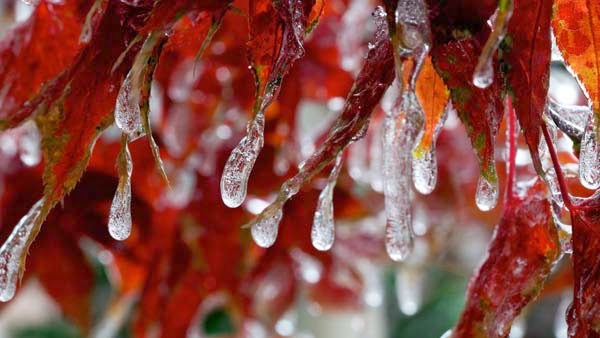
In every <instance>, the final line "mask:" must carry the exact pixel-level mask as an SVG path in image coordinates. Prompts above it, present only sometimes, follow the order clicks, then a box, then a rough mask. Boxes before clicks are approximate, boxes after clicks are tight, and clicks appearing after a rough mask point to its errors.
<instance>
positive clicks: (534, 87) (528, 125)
mask: <svg viewBox="0 0 600 338" xmlns="http://www.w3.org/2000/svg"><path fill="white" fill-rule="evenodd" d="M514 6H515V7H514V11H513V16H512V18H511V20H510V22H509V24H508V32H507V35H506V37H505V39H504V42H503V43H502V44H501V46H500V48H501V49H502V61H503V63H504V64H503V65H502V67H503V68H504V69H503V71H504V72H505V73H506V77H507V79H508V83H507V85H508V91H509V92H510V93H511V94H512V98H513V104H514V107H515V112H516V113H517V118H518V119H519V124H520V126H521V128H522V129H523V133H524V134H525V140H526V141H527V145H528V146H529V151H530V152H531V154H532V159H533V163H534V166H535V168H536V170H538V171H540V170H542V169H541V168H542V167H541V163H540V160H539V155H538V146H539V142H540V135H541V129H540V128H541V126H542V124H543V123H544V122H543V120H542V115H543V113H544V109H545V106H546V100H547V96H548V85H549V79H550V56H551V40H550V20H551V17H552V1H551V0H536V1H515V5H514Z"/></svg>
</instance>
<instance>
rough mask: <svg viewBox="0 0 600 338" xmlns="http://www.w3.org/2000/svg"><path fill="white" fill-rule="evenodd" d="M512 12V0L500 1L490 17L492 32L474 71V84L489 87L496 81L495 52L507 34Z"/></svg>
mask: <svg viewBox="0 0 600 338" xmlns="http://www.w3.org/2000/svg"><path fill="white" fill-rule="evenodd" d="M512 12H513V2H512V0H505V1H499V5H498V8H497V9H496V11H495V12H494V14H493V15H492V17H491V18H490V22H491V28H492V32H491V33H490V36H489V37H488V39H487V41H486V42H485V46H484V47H483V51H482V52H481V55H480V56H479V60H478V61H477V66H476V67H475V71H474V72H473V84H474V85H475V86H477V87H479V88H487V87H489V86H490V85H491V84H492V82H493V81H494V67H493V66H494V54H495V53H496V50H498V47H499V46H500V42H502V40H503V39H504V36H505V35H506V30H507V29H508V22H509V21H510V17H511V16H512Z"/></svg>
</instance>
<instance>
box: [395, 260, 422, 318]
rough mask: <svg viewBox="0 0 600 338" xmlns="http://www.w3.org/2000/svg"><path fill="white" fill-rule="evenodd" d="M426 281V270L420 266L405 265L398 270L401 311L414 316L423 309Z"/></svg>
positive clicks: (398, 294) (397, 282) (398, 299)
mask: <svg viewBox="0 0 600 338" xmlns="http://www.w3.org/2000/svg"><path fill="white" fill-rule="evenodd" d="M424 282H425V271H423V269H422V268H420V267H416V266H410V265H403V266H401V267H400V268H399V269H398V271H397V272H396V299H397V301H398V306H399V307H400V311H401V312H402V313H403V314H405V315H406V316H412V315H414V314H416V313H417V312H418V311H419V310H420V309H421V306H422V305H423V300H424V299H423V296H424V295H425V289H424V287H425V284H424Z"/></svg>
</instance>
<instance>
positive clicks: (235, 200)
mask: <svg viewBox="0 0 600 338" xmlns="http://www.w3.org/2000/svg"><path fill="white" fill-rule="evenodd" d="M264 129H265V115H264V112H263V111H262V109H261V110H260V111H259V112H258V113H257V114H256V116H255V117H254V119H253V120H252V121H251V122H250V123H249V124H248V128H247V135H246V136H244V138H243V139H242V140H241V141H240V143H239V144H238V145H237V147H235V149H233V151H232V152H231V155H229V159H227V163H226V164H225V168H224V169H223V176H221V198H222V199H223V203H225V205H226V206H228V207H230V208H237V207H239V206H240V205H241V204H242V203H243V202H244V199H245V198H246V191H247V187H248V178H249V177H250V173H251V172H252V168H253V167H254V163H255V162H256V159H257V158H258V155H259V153H260V150H261V149H262V147H263V144H264Z"/></svg>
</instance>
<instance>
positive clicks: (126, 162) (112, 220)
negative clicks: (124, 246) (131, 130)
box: [108, 137, 133, 241]
mask: <svg viewBox="0 0 600 338" xmlns="http://www.w3.org/2000/svg"><path fill="white" fill-rule="evenodd" d="M118 161H119V163H118V166H119V186H118V187H117V191H116V192H115V196H114V197H113V201H112V205H111V206H110V214H109V216H108V232H109V233H110V236H111V237H112V238H114V239H116V240H118V241H122V240H125V239H127V238H128V237H129V235H130V234H131V224H132V220H131V173H132V171H133V162H132V161H131V153H130V152H129V148H128V147H127V138H126V137H125V141H124V143H123V144H122V148H121V153H120V154H119V160H118Z"/></svg>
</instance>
